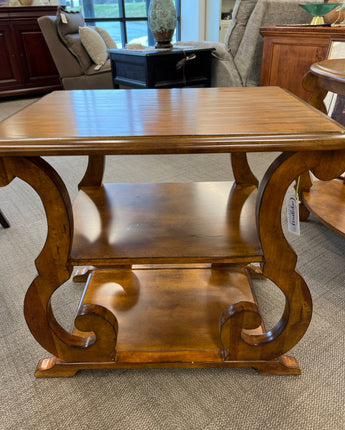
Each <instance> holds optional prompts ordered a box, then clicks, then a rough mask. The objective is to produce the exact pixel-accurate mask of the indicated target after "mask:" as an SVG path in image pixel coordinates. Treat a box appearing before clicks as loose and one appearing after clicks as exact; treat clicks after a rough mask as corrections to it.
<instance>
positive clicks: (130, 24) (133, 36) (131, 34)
mask: <svg viewBox="0 0 345 430" xmlns="http://www.w3.org/2000/svg"><path fill="white" fill-rule="evenodd" d="M126 25H127V40H128V43H141V44H142V45H144V46H148V36H147V33H148V30H147V21H127V24H126Z"/></svg>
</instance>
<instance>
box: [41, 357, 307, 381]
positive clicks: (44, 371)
mask: <svg viewBox="0 0 345 430" xmlns="http://www.w3.org/2000/svg"><path fill="white" fill-rule="evenodd" d="M240 367H252V368H254V369H256V370H257V371H258V372H259V373H261V374H263V375H300V374H301V370H300V368H299V366H298V363H297V361H296V360H295V359H294V358H293V357H291V356H287V355H282V356H281V357H279V358H278V359H273V360H263V361H214V362H177V363H172V362H165V363H164V362H162V363H157V362H147V363H119V362H104V363H67V362H65V361H62V360H60V359H59V358H57V357H51V358H45V359H43V360H41V361H40V362H39V363H38V366H37V368H36V372H35V376H36V377H37V378H61V377H71V376H74V375H76V373H77V372H78V371H79V370H88V369H94V370H95V369H113V370H116V369H169V368H170V369H171V368H240Z"/></svg>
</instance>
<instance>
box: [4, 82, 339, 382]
mask: <svg viewBox="0 0 345 430" xmlns="http://www.w3.org/2000/svg"><path fill="white" fill-rule="evenodd" d="M277 150H280V151H282V155H280V156H279V157H278V158H277V159H276V160H275V161H274V162H273V164H272V165H271V166H270V168H269V169H268V171H267V172H266V174H265V176H264V178H263V180H262V181H261V183H260V184H259V186H258V188H257V180H256V178H255V177H254V175H253V174H252V172H251V170H250V168H249V166H248V162H247V158H246V152H248V151H255V152H260V151H277ZM205 152H206V153H207V152H220V153H232V160H231V163H232V166H233V170H234V175H235V183H231V182H224V183H192V184H181V183H167V184H102V176H103V170H104V155H106V154H166V153H173V154H187V153H205ZM78 154H84V155H85V154H86V155H89V157H90V158H89V165H88V168H87V172H86V174H85V176H84V178H83V180H82V182H81V184H80V185H79V186H80V192H79V194H78V197H77V199H76V201H75V202H74V204H73V206H72V203H71V201H70V199H69V196H68V194H67V191H66V188H65V186H64V184H63V182H62V180H61V178H60V177H59V176H58V174H57V173H56V172H55V171H54V169H53V168H52V167H51V166H50V165H49V164H48V163H47V162H46V161H44V160H43V159H42V158H41V156H43V155H78ZM344 155H345V147H344V129H343V127H342V126H340V125H339V124H337V123H335V122H334V121H332V120H330V119H329V118H327V117H326V116H325V115H323V114H321V113H320V112H319V111H317V110H316V109H314V108H312V107H310V106H308V105H307V104H306V103H304V102H301V101H300V100H298V99H297V98H296V97H294V96H292V95H291V94H289V93H287V92H286V91H284V90H282V89H279V88H274V87H270V88H227V89H223V88H222V89H217V88H208V89H207V88H203V89H173V90H158V91H157V90H145V91H143V90H131V91H124V90H118V91H72V92H67V91H66V92H60V93H54V94H51V95H48V96H46V97H44V98H43V99H41V100H40V101H38V102H36V103H35V104H33V105H31V106H29V107H28V108H26V109H24V110H23V111H21V112H19V113H18V114H16V115H14V116H13V117H10V118H8V119H6V120H5V121H3V122H2V123H1V124H0V156H1V159H0V160H1V161H0V185H1V186H5V185H7V184H8V183H9V182H10V181H11V180H12V179H13V178H14V177H16V176H18V177H19V178H21V179H23V180H24V181H25V182H27V183H29V184H30V185H31V186H32V187H33V188H34V189H35V190H36V191H37V193H38V194H39V196H40V198H41V199H42V202H43V205H44V208H45V211H46V215H47V221H48V236H47V241H46V243H45V245H44V248H43V249H42V252H41V254H40V255H39V257H38V258H37V259H36V267H37V272H38V276H37V277H36V279H34V281H33V282H32V284H31V286H30V287H29V289H28V291H27V294H26V298H25V306H24V311H25V318H26V321H27V323H28V326H29V328H30V330H31V332H32V334H33V336H34V337H35V338H36V340H37V341H38V342H39V343H40V345H41V346H42V347H43V348H45V349H46V350H47V351H48V352H50V353H51V354H53V356H54V357H53V358H50V359H44V360H42V361H41V362H40V363H39V365H38V367H37V371H36V376H40V377H41V376H71V375H74V374H75V373H76V372H77V371H78V370H80V369H90V368H92V369H99V368H111V369H116V368H140V367H158V368H159V367H210V366H214V367H244V366H251V367H255V368H257V369H258V370H259V371H260V372H262V373H269V374H298V373H300V369H299V367H298V364H297V362H296V361H295V360H294V359H293V358H292V357H288V356H286V355H285V354H286V352H288V351H289V350H290V349H291V348H292V347H294V346H295V345H296V344H297V343H298V342H299V341H300V340H301V338H302V337H303V335H304V333H305V332H306V330H307V328H308V325H309V322H310V319H311V315H312V302H311V297H310V293H309V289H308V287H307V285H306V283H305V281H304V280H303V278H302V277H301V275H300V274H299V273H298V272H297V271H296V262H297V256H296V254H295V252H294V251H293V249H292V248H291V247H290V245H289V244H288V242H287V241H286V239H285V237H284V234H283V231H282V226H281V209H282V205H283V201H284V196H285V193H286V190H287V189H288V187H289V186H290V184H291V182H292V181H293V179H294V178H295V177H297V176H298V175H302V174H304V172H308V171H309V170H312V171H313V172H314V173H315V175H316V176H318V177H320V178H322V179H324V178H326V177H327V178H332V177H336V176H337V175H338V174H339V171H341V169H343V170H345V162H344V159H345V158H344ZM229 167H230V166H229ZM251 263H256V264H260V266H261V267H260V273H261V276H264V277H266V278H269V279H270V280H272V281H273V282H274V283H275V284H276V286H277V288H279V289H280V290H281V291H282V292H283V294H284V295H285V298H286V303H285V310H284V312H283V315H282V317H281V319H280V321H279V322H278V323H277V324H276V326H274V327H273V328H272V329H270V330H269V331H267V330H266V329H265V326H264V324H263V319H262V316H261V315H260V312H259V308H258V304H257V302H256V299H255V294H254V293H253V291H252V283H251V280H250V272H251V270H249V268H251V267H252V266H251ZM80 265H85V271H84V273H83V276H84V277H86V276H87V277H88V281H87V285H86V287H85V292H84V295H83V298H82V300H81V303H80V306H79V309H78V311H77V316H76V319H75V327H74V330H72V332H68V331H66V330H65V329H64V328H62V327H61V325H60V324H59V323H58V322H57V320H56V319H55V317H54V313H53V309H52V307H51V296H52V294H53V292H54V291H55V290H56V289H57V288H59V287H60V285H62V284H63V283H64V282H65V281H66V280H67V279H69V278H70V276H71V273H72V269H73V267H74V266H80Z"/></svg>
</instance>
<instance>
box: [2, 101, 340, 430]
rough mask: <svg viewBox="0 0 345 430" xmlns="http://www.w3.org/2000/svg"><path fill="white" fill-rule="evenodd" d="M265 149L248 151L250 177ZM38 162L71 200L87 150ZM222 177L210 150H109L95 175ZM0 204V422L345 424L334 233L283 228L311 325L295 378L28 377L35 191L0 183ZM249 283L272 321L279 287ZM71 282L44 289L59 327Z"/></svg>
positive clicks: (280, 429)
mask: <svg viewBox="0 0 345 430" xmlns="http://www.w3.org/2000/svg"><path fill="white" fill-rule="evenodd" d="M0 110H1V103H0ZM2 115H3V116H5V114H4V110H3V111H2ZM275 156H276V154H269V155H267V154H266V155H265V156H263V155H260V154H252V155H251V156H250V161H251V164H252V166H253V170H254V172H255V173H256V174H257V175H258V177H261V176H262V174H263V172H264V171H265V169H266V168H267V166H268V165H269V163H270V162H271V161H272V159H273V158H274V157H275ZM49 161H50V162H51V163H52V164H53V165H54V167H55V168H56V170H57V171H58V172H59V173H60V175H61V176H62V178H63V180H64V181H65V182H66V184H67V187H68V189H69V192H70V194H71V196H72V198H74V197H75V195H76V192H77V189H76V184H77V183H78V181H79V179H80V178H81V177H82V174H83V171H84V168H85V165H86V158H84V157H66V158H59V157H56V158H54V157H50V158H49ZM228 179H230V180H231V179H232V174H231V169H230V165H229V159H228V156H226V155H221V154H218V155H186V156H171V155H167V156H140V157H136V156H121V157H115V156H114V157H109V158H108V162H107V170H106V177H105V181H112V182H138V181H142V182H151V181H170V182H171V181H172V182H173V181H185V182H189V181H196V180H197V181H208V180H215V181H221V180H228ZM0 207H1V209H2V210H3V212H4V213H5V215H6V216H7V218H8V219H9V221H10V223H11V228H10V229H8V230H2V229H1V228H0V255H1V272H0V273H1V275H0V326H1V329H0V387H1V402H0V415H1V419H0V429H1V430H2V429H3V430H31V429H32V430H47V429H69V430H72V429H76V430H77V429H78V430H84V429H85V430H86V429H87V430H89V429H91V428H97V429H98V428H99V429H104V430H107V429H109V430H111V429H116V430H117V429H118V430H130V429H140V430H146V429H147V430H155V429H164V430H170V429H176V430H179V429H186V430H191V429H198V430H199V429H200V430H201V429H208V430H216V429H222V430H224V429H227V430H232V429H234V430H241V429H243V430H247V429H257V430H261V429H269V430H284V429H295V430H299V429H306V430H318V429H320V430H341V429H345V411H344V398H345V364H344V358H343V356H344V351H345V276H344V266H345V265H344V261H345V260H344V258H345V239H344V238H343V237H340V236H338V235H336V234H335V233H333V232H332V231H330V230H329V229H327V228H326V227H325V226H323V225H321V224H320V223H319V222H318V221H317V220H316V219H315V218H313V217H311V218H310V219H309V220H308V221H307V222H305V223H303V224H302V226H301V236H300V237H297V236H291V235H288V239H289V241H290V242H291V243H292V245H293V246H294V247H295V249H296V251H297V253H298V255H299V261H298V268H299V270H300V272H301V273H302V275H303V276H304V278H305V280H306V282H307V284H308V285H309V287H310V290H311V293H312V297H313V301H314V313H313V319H312V322H311V325H310V327H309V329H308V331H307V333H306V335H305V336H304V338H303V339H302V340H301V341H300V343H299V344H298V345H297V346H296V347H295V348H294V349H293V351H291V353H292V354H293V355H294V356H295V357H296V358H297V360H298V362H299V364H300V366H301V368H302V375H301V376H288V377H281V376H262V375H260V374H258V373H257V372H256V371H255V370H253V369H196V370H191V369H176V370H169V369H167V370H119V371H108V370H103V371H81V372H79V373H78V374H77V375H76V376H75V377H73V378H70V379H35V378H34V376H33V373H34V370H35V366H36V364H37V362H38V360H39V359H40V358H42V357H46V356H47V354H46V353H45V351H43V350H42V348H41V347H40V345H38V344H37V343H36V341H35V340H34V339H33V337H32V336H31V334H30V333H29V330H28V328H27V326H26V323H25V320H24V317H23V309H22V307H23V304H22V303H23V298H24V294H25V292H26V289H27V287H28V285H29V284H30V282H31V281H32V279H33V277H34V276H35V273H36V271H35V267H34V262H33V257H34V256H37V255H38V253H39V252H40V249H41V248H42V245H43V243H44V240H45V235H46V228H47V227H46V223H45V218H44V214H43V209H42V205H41V202H40V200H39V198H38V197H37V195H36V194H35V193H34V192H33V191H32V190H31V188H30V187H29V186H28V185H26V184H25V183H23V182H21V181H20V180H15V181H14V182H13V183H12V184H10V185H9V186H7V187H5V188H0ZM283 217H284V214H283ZM255 287H256V290H257V293H258V296H259V301H260V305H261V308H262V312H263V314H264V315H265V316H267V319H268V324H274V323H275V322H276V321H277V320H278V319H279V317H280V315H281V312H282V303H283V299H282V295H281V293H279V291H277V288H276V287H275V286H274V285H271V284H270V283H269V282H267V281H264V280H257V281H255ZM82 288H83V287H82V285H79V284H74V283H72V282H68V283H66V285H65V286H64V287H62V288H61V289H59V291H58V292H57V295H56V297H54V311H55V312H56V314H57V316H58V318H59V320H60V321H61V322H63V324H64V325H67V326H69V324H70V322H71V321H72V319H73V316H74V312H75V308H76V304H77V303H78V300H79V297H80V295H81V293H82Z"/></svg>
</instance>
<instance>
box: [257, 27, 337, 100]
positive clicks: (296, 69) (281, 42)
mask: <svg viewBox="0 0 345 430" xmlns="http://www.w3.org/2000/svg"><path fill="white" fill-rule="evenodd" d="M261 34H262V36H263V37H264V49H263V57H262V68H261V82H260V83H261V85H269V86H270V85H276V86H279V87H282V88H286V89H288V90H290V91H291V92H293V93H294V94H296V95H297V96H299V97H301V98H302V99H304V100H307V99H308V97H309V93H308V92H307V91H305V90H304V88H303V86H302V80H303V76H304V75H305V74H306V73H307V72H308V70H309V68H310V66H311V65H312V64H313V63H315V62H318V61H321V60H324V59H325V57H326V54H327V50H328V46H329V43H330V40H331V39H340V38H344V39H345V28H344V27H316V26H294V27H286V26H275V27H273V26H272V27H262V28H261Z"/></svg>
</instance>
